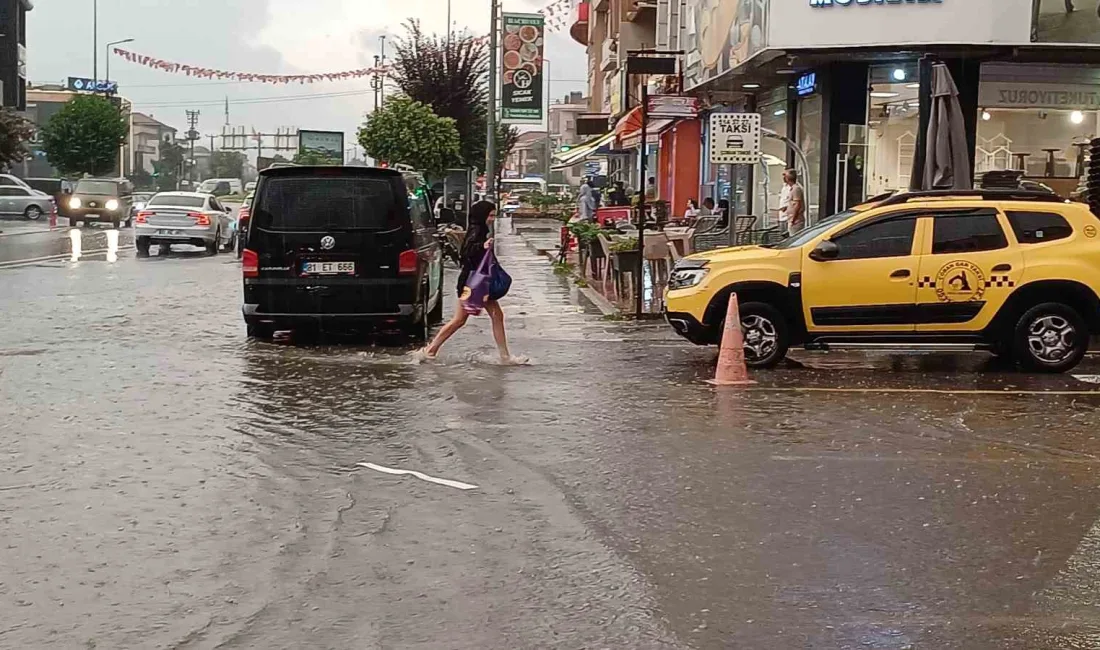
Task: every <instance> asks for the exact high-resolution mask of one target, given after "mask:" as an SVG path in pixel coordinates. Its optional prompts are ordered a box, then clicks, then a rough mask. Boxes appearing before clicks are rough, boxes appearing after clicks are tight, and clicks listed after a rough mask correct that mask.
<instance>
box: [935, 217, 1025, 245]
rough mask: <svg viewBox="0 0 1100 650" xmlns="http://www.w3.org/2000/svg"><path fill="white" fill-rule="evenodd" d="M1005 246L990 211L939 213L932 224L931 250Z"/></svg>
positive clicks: (1003, 238) (1003, 236)
mask: <svg viewBox="0 0 1100 650" xmlns="http://www.w3.org/2000/svg"><path fill="white" fill-rule="evenodd" d="M1007 246H1008V240H1007V239H1005V234H1004V231H1002V230H1001V224H1000V223H999V222H998V221H997V214H996V213H994V212H979V213H977V214H952V215H940V216H937V217H936V221H935V223H934V224H933V226H932V254H933V255H942V254H946V253H976V252H979V251H995V250H999V249H1001V248H1005V247H1007Z"/></svg>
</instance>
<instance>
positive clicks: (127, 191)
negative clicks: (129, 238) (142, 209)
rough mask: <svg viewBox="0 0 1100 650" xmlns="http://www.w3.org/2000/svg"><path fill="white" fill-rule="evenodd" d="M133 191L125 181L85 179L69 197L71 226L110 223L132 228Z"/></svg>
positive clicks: (116, 226)
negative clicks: (122, 224) (124, 223)
mask: <svg viewBox="0 0 1100 650" xmlns="http://www.w3.org/2000/svg"><path fill="white" fill-rule="evenodd" d="M133 196H134V187H133V185H131V183H130V181H128V180H126V179H125V178H82V179H80V180H78V181H77V182H76V185H75V186H74V187H73V194H72V196H70V197H69V205H68V216H69V225H71V226H79V225H80V224H81V223H93V222H99V223H109V224H111V225H113V226H114V227H115V228H118V226H119V224H121V223H122V222H126V225H127V226H129V225H130V224H131V219H132V218H133V217H132V215H131V206H132V204H133Z"/></svg>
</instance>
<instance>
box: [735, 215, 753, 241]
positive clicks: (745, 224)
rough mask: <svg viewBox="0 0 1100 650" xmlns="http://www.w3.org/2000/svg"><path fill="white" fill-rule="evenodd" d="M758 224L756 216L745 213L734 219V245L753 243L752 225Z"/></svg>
mask: <svg viewBox="0 0 1100 650" xmlns="http://www.w3.org/2000/svg"><path fill="white" fill-rule="evenodd" d="M755 225H756V216H755V215H751V214H743V215H741V216H739V217H734V219H733V227H734V230H733V245H734V246H746V245H748V244H751V243H752V237H751V233H752V227H753V226H755Z"/></svg>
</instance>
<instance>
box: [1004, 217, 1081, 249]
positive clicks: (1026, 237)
mask: <svg viewBox="0 0 1100 650" xmlns="http://www.w3.org/2000/svg"><path fill="white" fill-rule="evenodd" d="M1008 222H1009V223H1010V224H1011V225H1012V232H1013V233H1015V234H1016V241H1018V242H1020V243H1021V244H1039V243H1042V242H1045V241H1054V240H1056V239H1065V238H1067V237H1069V236H1070V235H1072V234H1073V227H1072V226H1070V225H1069V223H1068V222H1067V221H1066V220H1065V219H1064V218H1062V215H1059V214H1055V213H1053V212H1024V211H1009V212H1008Z"/></svg>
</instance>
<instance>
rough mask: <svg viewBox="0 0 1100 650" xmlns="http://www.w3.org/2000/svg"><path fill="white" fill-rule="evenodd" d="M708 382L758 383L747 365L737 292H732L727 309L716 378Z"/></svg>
mask: <svg viewBox="0 0 1100 650" xmlns="http://www.w3.org/2000/svg"><path fill="white" fill-rule="evenodd" d="M707 383H708V384H713V385H715V386H751V385H752V384H755V383H756V382H755V381H753V380H751V379H749V370H748V368H746V367H745V337H744V334H742V332H741V310H740V309H739V308H738V306H737V294H736V293H733V294H730V302H729V307H728V308H727V310H726V327H725V330H723V332H722V348H721V351H720V352H719V353H718V369H717V370H715V372H714V379H708V380H707Z"/></svg>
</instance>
